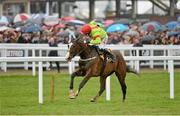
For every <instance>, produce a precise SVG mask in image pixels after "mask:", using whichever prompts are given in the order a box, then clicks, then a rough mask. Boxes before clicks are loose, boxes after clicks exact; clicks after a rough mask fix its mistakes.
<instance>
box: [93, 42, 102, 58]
mask: <svg viewBox="0 0 180 116" xmlns="http://www.w3.org/2000/svg"><path fill="white" fill-rule="evenodd" d="M91 47H92V48H95V50H96V52H97V53H98V55H99V56H100V55H101V53H100V50H101V49H100V48H99V47H98V46H96V45H91Z"/></svg>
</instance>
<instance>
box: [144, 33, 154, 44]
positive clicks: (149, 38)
mask: <svg viewBox="0 0 180 116" xmlns="http://www.w3.org/2000/svg"><path fill="white" fill-rule="evenodd" d="M155 39H156V37H155V35H153V34H150V35H145V36H144V37H143V38H142V40H141V43H142V44H151V42H152V41H153V40H155Z"/></svg>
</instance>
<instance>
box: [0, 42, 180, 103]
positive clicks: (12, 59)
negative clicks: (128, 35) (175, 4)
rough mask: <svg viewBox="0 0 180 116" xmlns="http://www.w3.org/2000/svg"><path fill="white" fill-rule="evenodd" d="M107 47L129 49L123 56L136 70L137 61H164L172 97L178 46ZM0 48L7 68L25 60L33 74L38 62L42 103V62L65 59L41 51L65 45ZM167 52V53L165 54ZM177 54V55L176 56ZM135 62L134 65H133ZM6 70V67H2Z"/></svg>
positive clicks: (172, 97) (107, 90) (8, 45)
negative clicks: (18, 54)
mask: <svg viewBox="0 0 180 116" xmlns="http://www.w3.org/2000/svg"><path fill="white" fill-rule="evenodd" d="M106 47H107V48H111V49H112V50H119V51H121V52H122V53H123V54H124V55H125V50H127V51H129V54H130V55H129V56H124V58H125V60H126V61H130V62H131V63H130V65H131V66H134V67H135V69H136V70H137V71H139V69H140V68H139V66H140V65H139V61H141V60H146V61H151V62H152V63H153V61H164V64H165V66H166V65H167V66H168V71H169V73H170V98H171V99H174V63H175V61H176V64H175V65H179V63H180V55H179V53H178V51H180V46H172V45H168V46H154V45H149V46H148V45H146V46H144V47H132V45H128V46H124V45H120V46H117V45H116V46H115V45H109V46H106ZM0 50H1V57H0V62H1V64H2V65H1V66H2V67H3V69H4V68H7V62H25V63H26V65H27V62H32V72H33V75H34V76H35V72H36V71H35V67H36V65H35V62H38V69H39V72H38V74H39V103H41V104H42V103H43V70H42V68H43V62H48V61H65V58H64V56H61V57H42V51H43V50H44V51H48V50H58V51H67V46H66V45H59V47H48V45H45V44H43V45H38V44H33V45H32V44H25V45H22V44H11V45H10V44H0ZM7 50H25V51H26V50H28V52H29V51H31V52H32V55H31V56H28V55H27V53H26V52H25V54H26V55H25V57H7ZM132 50H135V51H136V56H132V54H131V53H132ZM140 50H150V51H151V52H150V53H153V52H154V51H155V50H161V51H163V53H164V55H163V56H154V54H150V56H139V51H140ZM35 51H38V53H39V55H38V57H36V56H35ZM175 51H177V53H176V54H175V55H176V56H173V55H174V52H175ZM166 53H167V54H166ZM178 55H179V56H178ZM78 60H79V58H78V57H75V58H74V59H73V61H72V62H71V63H69V65H68V66H69V72H70V73H72V71H73V70H74V62H77V61H78ZM166 62H168V63H166ZM134 64H135V65H134ZM4 70H5V71H6V69H4ZM106 83H107V84H106V93H107V94H106V99H107V100H110V78H107V80H106Z"/></svg>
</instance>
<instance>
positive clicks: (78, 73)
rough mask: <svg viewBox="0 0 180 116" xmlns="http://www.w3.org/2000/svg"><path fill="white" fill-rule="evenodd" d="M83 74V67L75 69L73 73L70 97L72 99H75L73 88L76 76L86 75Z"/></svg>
mask: <svg viewBox="0 0 180 116" xmlns="http://www.w3.org/2000/svg"><path fill="white" fill-rule="evenodd" d="M83 74H84V73H83V70H81V69H79V70H77V71H75V72H73V73H72V74H71V81H70V85H69V98H70V99H74V98H75V93H74V91H73V88H74V78H75V77H76V76H84V75H83Z"/></svg>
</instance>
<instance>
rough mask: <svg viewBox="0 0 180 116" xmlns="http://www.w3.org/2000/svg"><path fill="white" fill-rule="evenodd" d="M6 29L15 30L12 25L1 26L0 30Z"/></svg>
mask: <svg viewBox="0 0 180 116" xmlns="http://www.w3.org/2000/svg"><path fill="white" fill-rule="evenodd" d="M5 30H13V28H10V27H7V26H2V27H0V31H5Z"/></svg>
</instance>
